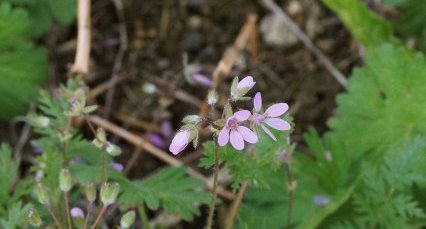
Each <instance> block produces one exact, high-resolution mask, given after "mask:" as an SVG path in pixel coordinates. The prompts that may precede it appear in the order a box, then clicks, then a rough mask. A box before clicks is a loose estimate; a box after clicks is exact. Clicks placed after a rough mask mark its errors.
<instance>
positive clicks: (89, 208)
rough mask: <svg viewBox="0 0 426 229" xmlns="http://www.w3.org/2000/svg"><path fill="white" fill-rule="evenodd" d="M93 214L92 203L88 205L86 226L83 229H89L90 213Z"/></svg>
mask: <svg viewBox="0 0 426 229" xmlns="http://www.w3.org/2000/svg"><path fill="white" fill-rule="evenodd" d="M91 212H92V203H91V202H90V203H89V204H88V205H87V216H86V220H85V221H84V226H83V229H86V228H87V224H88V223H89V219H90V213H91Z"/></svg>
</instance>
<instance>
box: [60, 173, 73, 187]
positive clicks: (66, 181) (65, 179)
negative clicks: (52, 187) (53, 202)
mask: <svg viewBox="0 0 426 229" xmlns="http://www.w3.org/2000/svg"><path fill="white" fill-rule="evenodd" d="M71 183H72V182H71V174H70V171H69V170H68V169H62V171H61V173H60V174H59V187H60V189H61V191H63V192H68V191H69V190H70V189H71Z"/></svg>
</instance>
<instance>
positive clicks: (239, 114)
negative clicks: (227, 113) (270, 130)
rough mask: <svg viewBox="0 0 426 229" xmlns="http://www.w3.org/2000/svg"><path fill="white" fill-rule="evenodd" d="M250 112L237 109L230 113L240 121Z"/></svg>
mask: <svg viewBox="0 0 426 229" xmlns="http://www.w3.org/2000/svg"><path fill="white" fill-rule="evenodd" d="M250 115H251V113H250V111H248V110H241V111H237V112H235V113H234V115H232V117H234V118H236V119H237V120H238V121H240V122H242V121H245V120H247V119H248V118H249V117H250Z"/></svg>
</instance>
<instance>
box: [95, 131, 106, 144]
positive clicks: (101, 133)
mask: <svg viewBox="0 0 426 229" xmlns="http://www.w3.org/2000/svg"><path fill="white" fill-rule="evenodd" d="M96 138H97V139H98V140H99V141H100V142H101V143H103V142H106V132H105V130H104V129H102V128H98V129H97V130H96Z"/></svg>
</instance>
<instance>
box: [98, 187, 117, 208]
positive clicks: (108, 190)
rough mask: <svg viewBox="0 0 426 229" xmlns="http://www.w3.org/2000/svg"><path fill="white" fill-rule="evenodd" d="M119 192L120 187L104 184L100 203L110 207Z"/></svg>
mask: <svg viewBox="0 0 426 229" xmlns="http://www.w3.org/2000/svg"><path fill="white" fill-rule="evenodd" d="M119 192H120V185H119V184H118V183H105V184H103V185H102V188H101V201H102V203H103V204H104V205H110V204H112V203H114V202H115V200H116V199H117V196H118V193H119Z"/></svg>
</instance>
